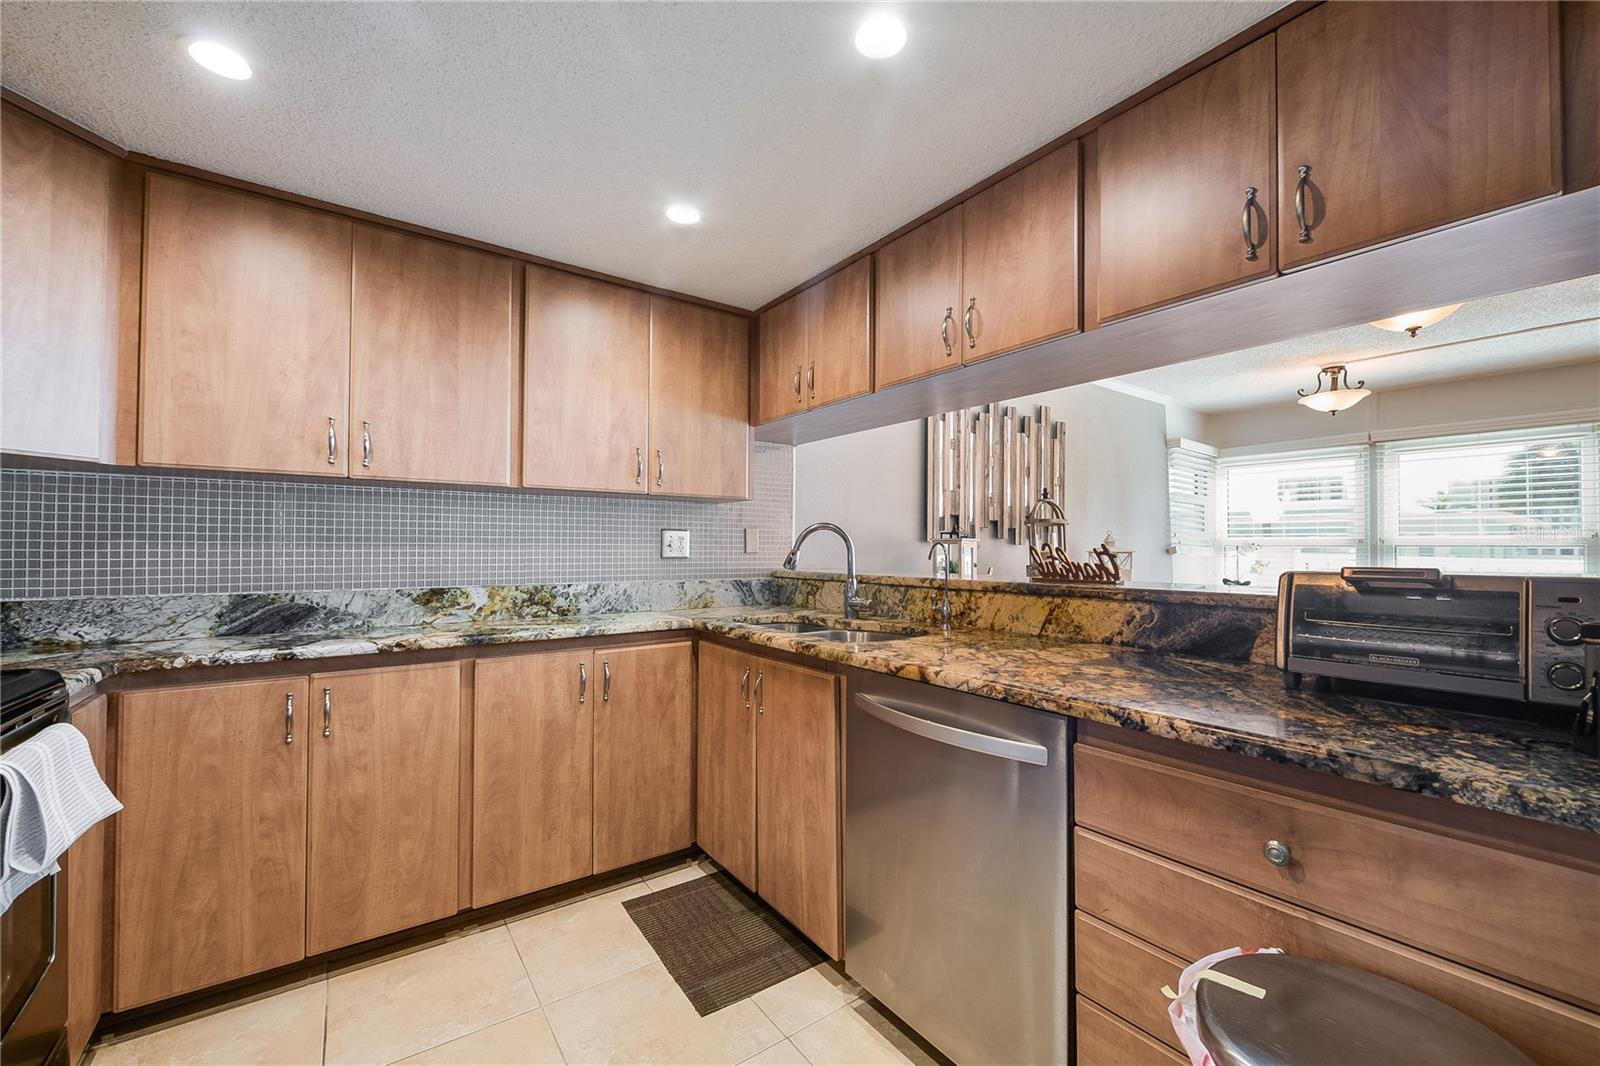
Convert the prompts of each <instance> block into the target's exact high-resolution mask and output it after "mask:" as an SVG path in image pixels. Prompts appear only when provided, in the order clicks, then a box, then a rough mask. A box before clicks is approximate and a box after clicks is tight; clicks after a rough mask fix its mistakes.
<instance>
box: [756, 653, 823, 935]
mask: <svg viewBox="0 0 1600 1066" xmlns="http://www.w3.org/2000/svg"><path fill="white" fill-rule="evenodd" d="M755 667H756V672H757V675H758V678H759V680H758V682H757V683H756V684H755V686H754V694H755V700H756V864H757V872H756V877H757V879H758V881H759V883H760V885H761V896H762V898H763V899H765V900H766V901H767V902H768V903H770V904H772V907H773V909H774V910H776V911H777V912H778V913H779V914H781V915H783V916H784V917H785V918H787V919H789V920H790V921H791V922H793V923H794V925H795V928H797V929H799V930H800V931H801V932H802V933H804V934H805V935H806V936H808V937H810V938H811V939H812V940H813V941H814V942H815V943H816V945H817V946H818V947H820V948H821V949H822V950H823V951H826V952H827V953H828V954H829V955H830V956H832V957H833V958H838V957H839V954H840V951H841V949H842V947H843V944H842V943H841V939H840V929H839V926H840V920H839V916H840V909H839V896H840V892H841V889H840V880H839V725H838V723H839V713H838V700H837V691H838V679H837V678H835V677H834V676H833V675H832V674H825V673H822V672H821V671H818V670H808V669H805V668H803V667H799V666H790V665H788V664H786V663H778V662H773V661H770V660H763V659H757V660H756V661H755Z"/></svg>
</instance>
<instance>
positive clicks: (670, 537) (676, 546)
mask: <svg viewBox="0 0 1600 1066" xmlns="http://www.w3.org/2000/svg"><path fill="white" fill-rule="evenodd" d="M661 558H663V559H687V558H689V531H688V530H687V529H663V530H662V531H661Z"/></svg>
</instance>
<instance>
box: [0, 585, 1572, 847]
mask: <svg viewBox="0 0 1600 1066" xmlns="http://www.w3.org/2000/svg"><path fill="white" fill-rule="evenodd" d="M782 618H797V619H802V620H804V619H807V618H812V619H816V620H823V621H826V620H827V619H825V618H823V617H821V616H814V615H808V614H807V613H806V612H796V611H794V610H792V609H772V608H751V607H719V608H706V609H699V610H679V611H653V612H637V613H627V614H613V615H589V616H586V617H582V618H578V619H570V620H562V621H550V622H533V623H521V624H495V625H484V624H476V625H461V624H455V625H442V626H415V627H404V628H393V629H375V630H368V631H363V632H361V633H359V634H355V635H345V636H341V635H333V636H322V635H305V636H277V637H272V636H265V637H263V636H254V637H228V638H218V637H207V638H194V639H179V640H163V641H150V642H146V643H137V644H102V645H92V646H83V647H79V648H70V649H69V648H50V649H43V648H35V649H31V650H30V649H19V650H15V651H12V652H8V653H7V655H6V665H7V666H8V667H24V666H38V667H46V668H50V669H55V670H59V671H61V672H62V674H63V675H65V676H66V677H67V679H68V683H69V686H70V687H71V688H73V689H74V690H82V689H84V688H87V687H89V686H92V685H94V684H97V683H98V682H99V681H101V680H102V679H103V678H106V677H109V676H112V675H119V674H128V673H135V672H140V671H148V670H165V669H178V668H182V667H190V666H219V665H232V664H239V663H264V662H280V661H287V660H301V659H323V658H331V657H337V656H346V655H362V654H374V653H379V652H385V651H410V650H418V649H428V648H452V647H463V646H470V645H487V644H510V643H522V642H527V641H539V640H561V639H571V638H582V637H595V636H607V635H617V634H640V633H655V632H665V631H673V630H681V631H689V630H699V631H703V632H710V633H716V634H720V635H722V636H726V637H731V638H735V639H741V640H747V641H750V642H751V643H752V644H756V645H760V646H764V647H769V648H774V649H777V650H781V651H788V652H797V653H800V654H803V655H809V656H813V657H816V658H819V659H823V660H826V661H828V662H832V663H837V664H840V665H844V666H853V667H858V668H860V669H864V670H872V671H876V672H879V673H886V674H895V675H898V676H900V677H906V678H911V679H913V680H917V681H924V682H927V683H930V684H933V685H938V686H941V687H944V688H950V689H956V690H959V691H963V692H971V693H974V694H977V695H980V696H988V697H992V698H995V699H1001V700H1006V701H1009V702H1012V703H1017V704H1022V705H1024V706H1029V707H1035V708H1038V709H1040V710H1045V711H1051V712H1055V713H1059V714H1065V715H1070V716H1072V717H1077V718H1084V719H1088V720H1091V721H1096V722H1103V723H1107V724H1111V725H1116V726H1122V727H1125V728H1128V729H1134V730H1138V731H1141V732H1145V733H1149V734H1152V735H1154V736H1160V737H1167V738H1171V739H1175V740H1180V741H1183V742H1185V743H1190V744H1195V745H1198V746H1201V747H1207V748H1214V749H1219V750H1225V751H1235V752H1242V753H1245V754H1249V755H1254V756H1257V757H1260V758H1266V759H1271V760H1273V761H1275V762H1280V763H1287V764H1293V765H1298V766H1304V767H1309V768H1311V769H1315V770H1321V771H1324V772H1327V773H1332V774H1336V775H1338V776H1340V777H1346V778H1351V779H1353V780H1358V781H1368V782H1374V783H1377V784H1383V785H1388V786H1391V787H1394V788H1398V789H1402V790H1405V791H1408V792H1415V793H1421V794H1424V795H1430V796H1439V797H1443V798H1446V799H1450V800H1453V801H1455V802H1458V803H1462V804H1466V805H1468V806H1473V807H1481V808H1486V809H1488V810H1493V811H1500V812H1504V813H1508V814H1514V815H1520V816H1523V817H1527V818H1533V819H1537V820H1540V821H1545V822H1551V823H1554V824H1558V825H1564V826H1569V827H1573V828H1577V829H1583V830H1588V831H1591V832H1600V759H1595V758H1591V757H1586V756H1581V755H1579V754H1577V753H1576V752H1574V751H1572V749H1571V746H1570V743H1569V738H1568V736H1567V734H1566V733H1565V732H1563V731H1561V730H1558V729H1554V728H1551V727H1548V726H1542V725H1539V724H1535V723H1530V722H1521V721H1510V720H1504V719H1498V718H1489V717H1481V716H1475V715H1470V714H1464V713H1461V712H1449V711H1442V710H1437V709H1433V708H1427V707H1419V706H1416V705H1413V704H1405V703H1398V702H1390V701H1387V700H1378V699H1372V698H1367V697H1360V696H1348V695H1342V694H1341V695H1329V694H1319V693H1316V692H1313V691H1301V692H1286V691H1284V689H1283V685H1282V682H1281V680H1280V678H1279V675H1278V673H1277V672H1276V671H1274V670H1272V669H1270V668H1267V667H1263V666H1260V665H1255V664H1250V663H1222V662H1214V661H1210V660H1204V659H1197V658H1189V657H1184V656H1177V655H1168V654H1161V653H1156V652H1147V651H1136V650H1132V649H1128V648H1120V647H1114V646H1109V645H1102V644H1074V643H1063V642H1061V641H1057V640H1050V639H1045V638H1039V637H1029V636H1016V635H1009V634H1004V633H995V632H989V631H983V630H957V631H956V632H955V633H953V634H951V635H949V636H945V635H942V634H938V633H933V634H929V635H926V636H913V637H908V638H905V639H902V640H894V641H886V642H881V643H877V644H867V645H846V644H841V643H837V642H832V641H826V640H818V639H815V638H812V637H808V636H806V635H803V634H792V633H780V632H774V631H771V630H765V629H760V628H757V625H756V624H757V623H760V622H762V621H771V620H776V619H782ZM866 624H867V625H871V624H872V623H870V622H869V623H866Z"/></svg>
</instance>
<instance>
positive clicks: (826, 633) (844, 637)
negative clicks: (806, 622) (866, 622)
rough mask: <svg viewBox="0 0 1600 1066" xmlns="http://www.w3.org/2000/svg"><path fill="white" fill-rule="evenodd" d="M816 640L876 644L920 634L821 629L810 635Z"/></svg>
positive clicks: (875, 630) (873, 630) (878, 630)
mask: <svg viewBox="0 0 1600 1066" xmlns="http://www.w3.org/2000/svg"><path fill="white" fill-rule="evenodd" d="M811 635H812V636H814V637H816V638H817V639H818V640H837V641H839V642H840V643H841V644H876V643H877V642H878V641H881V640H905V639H906V638H908V637H920V636H921V635H922V634H921V633H892V632H887V631H885V630H881V629H823V630H820V631H818V632H814V633H812V634H811Z"/></svg>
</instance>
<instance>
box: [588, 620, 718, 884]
mask: <svg viewBox="0 0 1600 1066" xmlns="http://www.w3.org/2000/svg"><path fill="white" fill-rule="evenodd" d="M594 666H595V669H594V670H593V671H592V672H591V673H590V676H589V682H588V693H587V699H588V701H589V705H590V707H591V708H592V711H593V714H594V870H595V872H596V873H604V872H605V871H606V870H615V869H616V868H617V867H619V866H627V865H628V864H630V863H635V862H643V861H644V860H645V859H653V858H655V857H656V856H658V855H666V854H668V853H669V852H673V851H679V850H682V849H683V848H687V847H689V846H690V845H691V844H693V843H694V656H693V650H692V646H691V645H690V643H689V642H688V641H682V642H679V643H674V644H654V645H648V646H638V647H625V648H606V649H603V650H600V651H596V652H595V654H594Z"/></svg>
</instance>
